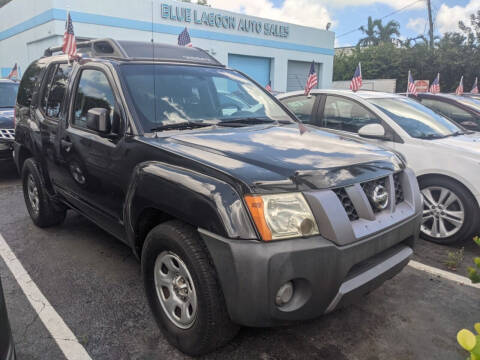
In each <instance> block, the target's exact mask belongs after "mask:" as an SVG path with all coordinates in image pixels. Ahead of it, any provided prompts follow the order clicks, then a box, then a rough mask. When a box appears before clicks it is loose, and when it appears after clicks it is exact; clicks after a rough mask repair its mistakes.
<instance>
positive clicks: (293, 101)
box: [282, 95, 317, 124]
mask: <svg viewBox="0 0 480 360" xmlns="http://www.w3.org/2000/svg"><path fill="white" fill-rule="evenodd" d="M316 98H317V97H316V96H305V95H300V96H293V97H289V98H287V99H284V100H282V102H283V103H284V104H285V106H287V107H288V108H289V109H290V110H291V111H292V112H293V113H294V114H295V115H296V116H297V117H298V118H299V119H300V120H302V122H304V123H307V124H308V123H311V122H312V110H313V106H314V105H315V100H316Z"/></svg>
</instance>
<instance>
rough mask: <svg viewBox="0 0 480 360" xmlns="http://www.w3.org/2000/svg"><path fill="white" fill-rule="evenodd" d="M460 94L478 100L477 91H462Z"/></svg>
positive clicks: (479, 96) (479, 97)
mask: <svg viewBox="0 0 480 360" xmlns="http://www.w3.org/2000/svg"><path fill="white" fill-rule="evenodd" d="M462 96H465V97H470V98H473V99H479V100H480V94H478V93H463V95H462Z"/></svg>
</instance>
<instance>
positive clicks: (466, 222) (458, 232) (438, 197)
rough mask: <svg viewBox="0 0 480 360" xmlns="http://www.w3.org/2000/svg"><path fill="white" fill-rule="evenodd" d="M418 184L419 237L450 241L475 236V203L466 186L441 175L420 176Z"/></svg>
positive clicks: (476, 212) (449, 242) (434, 240)
mask: <svg viewBox="0 0 480 360" xmlns="http://www.w3.org/2000/svg"><path fill="white" fill-rule="evenodd" d="M419 184H420V189H421V191H422V195H423V200H424V202H423V220H422V226H421V236H422V238H424V239H425V240H429V241H433V242H436V243H439V244H452V243H454V242H457V241H460V240H467V239H468V238H470V237H472V236H473V235H474V232H475V230H476V229H475V219H476V218H477V217H478V206H477V203H476V200H475V199H474V198H473V197H472V196H471V195H470V193H469V192H468V191H467V189H465V188H464V187H463V186H462V185H461V184H458V183H456V182H454V181H452V180H449V179H446V178H440V177H432V178H425V179H420V181H419Z"/></svg>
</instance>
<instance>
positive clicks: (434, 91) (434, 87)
mask: <svg viewBox="0 0 480 360" xmlns="http://www.w3.org/2000/svg"><path fill="white" fill-rule="evenodd" d="M430 92H431V93H432V94H438V93H439V92H440V73H438V74H437V77H436V78H435V80H433V82H432V85H430Z"/></svg>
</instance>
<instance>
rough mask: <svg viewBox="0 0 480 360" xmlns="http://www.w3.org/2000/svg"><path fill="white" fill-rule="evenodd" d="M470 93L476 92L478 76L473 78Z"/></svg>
mask: <svg viewBox="0 0 480 360" xmlns="http://www.w3.org/2000/svg"><path fill="white" fill-rule="evenodd" d="M470 92H471V93H472V94H478V78H475V82H474V83H473V87H472V90H470Z"/></svg>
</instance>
